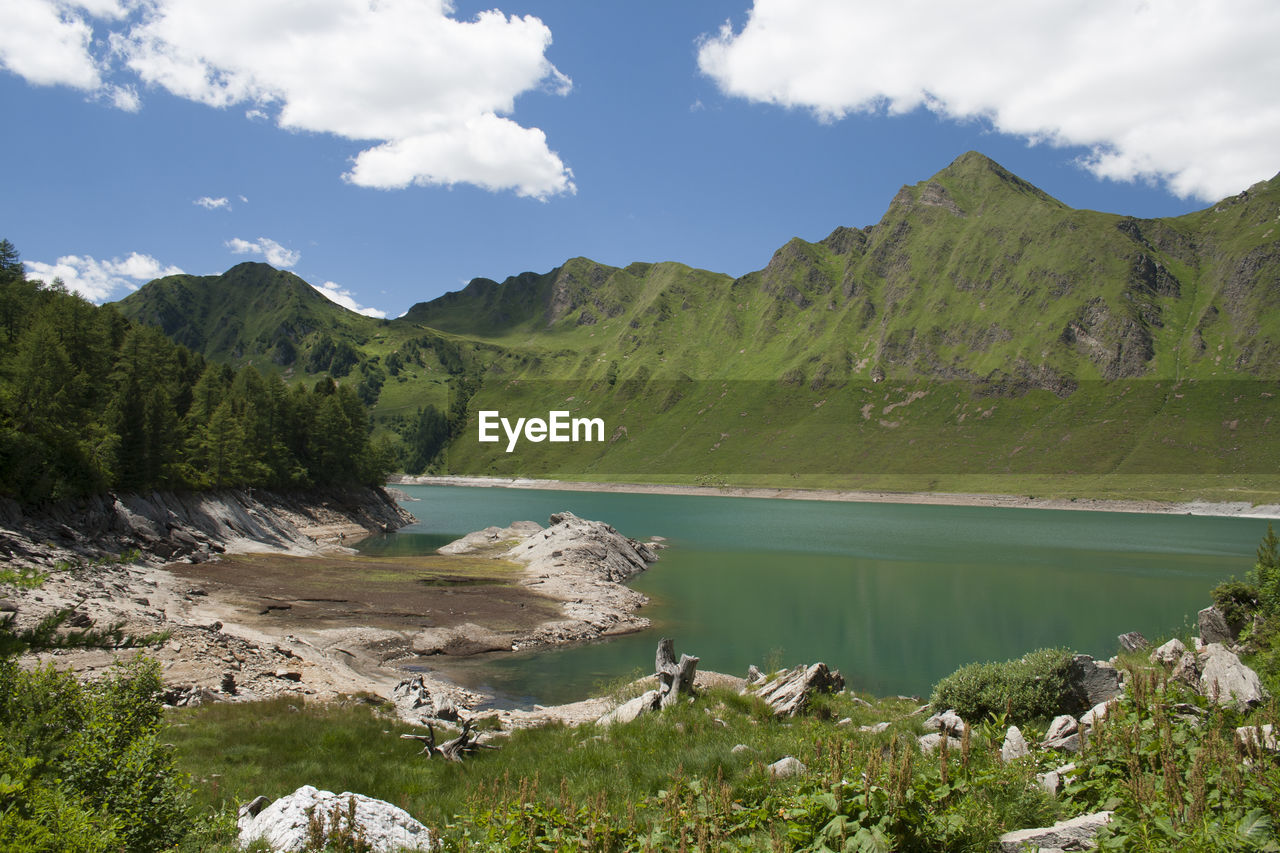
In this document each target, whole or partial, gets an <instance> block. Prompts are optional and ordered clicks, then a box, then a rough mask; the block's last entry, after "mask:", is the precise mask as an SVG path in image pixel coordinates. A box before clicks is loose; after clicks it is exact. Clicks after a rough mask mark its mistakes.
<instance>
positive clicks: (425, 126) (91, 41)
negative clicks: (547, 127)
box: [0, 0, 575, 198]
mask: <svg viewBox="0 0 1280 853" xmlns="http://www.w3.org/2000/svg"><path fill="white" fill-rule="evenodd" d="M123 3H124V5H122V3H121V2H118V0H83V1H82V2H72V0H7V3H6V11H5V14H4V26H3V29H0V65H3V66H4V67H6V68H8V69H9V70H11V71H13V72H14V73H16V74H19V75H21V76H22V77H24V78H26V79H27V80H29V81H31V82H33V83H39V84H60V85H67V86H74V87H75V88H78V89H82V90H85V91H87V92H91V93H94V94H95V95H96V96H98V97H100V98H102V99H104V100H107V101H110V102H111V103H113V104H114V105H116V106H117V107H119V108H121V109H124V110H129V111H133V110H137V109H138V108H139V106H140V101H139V98H138V94H137V91H136V89H135V88H134V87H133V86H132V85H128V84H127V83H121V82H120V80H121V78H124V77H125V76H126V75H136V79H138V80H140V81H141V82H142V83H144V84H146V85H148V86H159V87H162V88H164V89H167V90H168V91H169V92H171V93H173V94H175V95H178V96H179V97H183V98H188V99H190V100H193V101H197V102H199V103H203V104H208V105H209V106H213V107H226V106H231V105H233V104H242V105H244V107H245V115H246V116H247V117H249V118H250V119H254V118H258V117H274V119H275V120H276V122H277V123H278V124H279V125H280V127H282V128H287V129H290V130H308V131H315V132H319V133H328V134H334V135H336V136H340V137H343V138H345V139H350V140H355V141H358V142H360V143H361V144H363V145H368V146H369V147H367V148H366V149H365V150H363V151H361V152H360V153H359V154H358V155H357V156H356V158H355V164H354V167H353V168H352V169H351V171H350V172H348V173H347V174H346V175H345V176H344V177H345V178H346V179H347V180H349V181H351V182H353V183H356V184H360V185H362V186H371V187H381V188H397V187H404V186H407V185H409V184H440V185H450V184H455V183H471V184H476V185H477V186H481V187H485V188H486V189H490V190H506V189H510V190H514V191H515V192H516V193H517V194H519V195H523V196H532V197H534V198H547V197H549V196H552V195H556V194H559V193H572V192H574V189H575V188H574V185H573V180H572V178H573V175H572V172H571V171H570V170H569V169H568V167H567V166H565V164H564V163H563V161H561V159H560V157H559V155H557V154H556V153H555V152H553V151H552V150H551V149H550V148H549V147H548V145H547V140H546V136H545V135H544V134H543V132H542V131H541V130H539V129H537V128H529V127H523V126H521V125H519V124H517V123H516V122H515V121H513V120H512V119H511V118H509V117H508V116H509V115H510V114H511V113H512V112H513V111H514V109H515V100H516V98H517V97H518V96H519V95H521V94H524V93H526V92H530V91H550V92H554V93H558V94H565V93H567V92H568V91H569V89H570V88H571V85H572V84H571V83H570V81H569V78H568V77H566V76H565V75H563V74H562V73H560V71H559V70H557V69H556V68H555V66H554V65H552V64H551V63H550V62H549V61H548V60H547V58H546V51H547V48H548V47H549V46H550V44H551V30H550V29H549V28H548V27H547V26H546V25H545V24H543V23H542V21H540V20H539V19H537V18H535V17H533V16H529V15H526V16H523V17H521V16H516V15H512V16H510V17H508V16H507V15H505V14H503V13H502V12H500V11H498V10H491V11H487V12H481V13H480V14H478V15H476V16H475V18H474V19H472V20H467V21H464V20H459V19H457V18H455V17H453V6H452V4H451V3H450V2H449V1H448V0H376V2H374V0H315V2H308V3H297V2H293V0H221V2H218V3H210V2H208V0H146V2H141V0H123ZM95 27H96V28H97V30H98V31H97V32H95Z"/></svg>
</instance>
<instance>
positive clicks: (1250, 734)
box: [1236, 723, 1280, 754]
mask: <svg viewBox="0 0 1280 853" xmlns="http://www.w3.org/2000/svg"><path fill="white" fill-rule="evenodd" d="M1236 742H1237V743H1239V744H1240V745H1241V746H1243V747H1244V748H1245V749H1246V750H1247V751H1249V752H1251V753H1255V754H1256V753H1258V752H1261V751H1262V750H1266V751H1267V752H1280V742H1277V740H1276V731H1275V727H1274V726H1273V725H1272V724H1271V723H1265V724H1264V725H1261V726H1241V727H1240V728H1238V729H1236Z"/></svg>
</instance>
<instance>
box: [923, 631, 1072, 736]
mask: <svg viewBox="0 0 1280 853" xmlns="http://www.w3.org/2000/svg"><path fill="white" fill-rule="evenodd" d="M1071 660H1072V653H1071V651H1070V650H1068V649H1040V650H1038V651H1034V652H1031V653H1029V654H1026V655H1023V656H1022V657H1021V658H1019V659H1018V660H1013V661H1006V662H1004V663H975V664H969V665H968V666H963V667H961V668H960V669H958V670H956V671H955V672H953V673H952V674H951V675H948V676H947V677H946V678H944V679H942V680H941V681H939V682H938V683H937V684H936V685H935V686H934V688H933V696H932V697H931V698H930V702H932V704H933V706H934V707H935V708H936V709H938V710H940V711H941V710H944V709H947V708H954V709H955V710H956V713H958V714H959V715H960V716H961V717H962V718H964V719H966V720H971V721H977V720H983V719H986V718H987V717H988V716H990V715H993V714H994V715H996V716H999V715H1001V714H1005V713H1006V712H1007V713H1008V722H1009V723H1010V724H1017V725H1021V724H1022V723H1025V722H1027V721H1028V720H1035V719H1041V718H1044V717H1052V716H1054V715H1055V714H1057V713H1059V709H1060V708H1061V707H1062V705H1063V703H1064V702H1066V701H1068V700H1069V697H1070V687H1069V682H1068V673H1069V672H1070V669H1071Z"/></svg>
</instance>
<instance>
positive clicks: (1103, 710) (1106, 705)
mask: <svg viewBox="0 0 1280 853" xmlns="http://www.w3.org/2000/svg"><path fill="white" fill-rule="evenodd" d="M1114 705H1115V703H1114V702H1099V703H1098V704H1097V705H1094V706H1093V707H1092V708H1090V709H1089V710H1087V711H1085V712H1084V713H1083V714H1081V715H1080V725H1082V726H1084V727H1085V728H1086V729H1088V728H1093V726H1094V725H1095V724H1097V723H1099V722H1101V721H1102V720H1105V719H1106V718H1107V713H1108V712H1109V711H1110V710H1111V708H1112V706H1114Z"/></svg>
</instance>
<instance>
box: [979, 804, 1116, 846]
mask: <svg viewBox="0 0 1280 853" xmlns="http://www.w3.org/2000/svg"><path fill="white" fill-rule="evenodd" d="M1110 822H1111V812H1096V813H1094V814H1087V815H1081V816H1080V817H1077V818H1073V819H1071V820H1061V821H1058V822H1057V823H1055V824H1054V825H1053V826H1047V827H1041V828H1039V829H1019V830H1015V831H1013V832H1006V833H1005V834H1004V835H1002V836H1000V850H1001V851H1003V853H1023V851H1025V850H1026V849H1027V848H1028V847H1030V848H1031V849H1032V850H1034V849H1036V848H1041V849H1043V848H1045V847H1058V848H1062V849H1064V850H1082V849H1085V848H1087V847H1093V846H1094V843H1093V839H1094V836H1096V835H1097V834H1098V830H1100V829H1102V827H1104V826H1106V825H1107V824H1108V823H1110Z"/></svg>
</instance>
